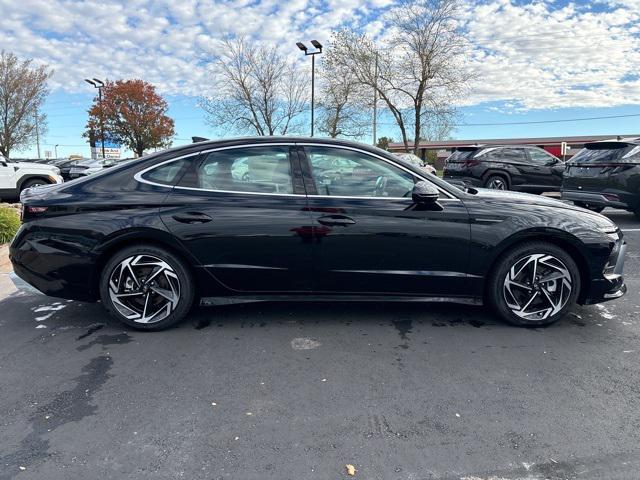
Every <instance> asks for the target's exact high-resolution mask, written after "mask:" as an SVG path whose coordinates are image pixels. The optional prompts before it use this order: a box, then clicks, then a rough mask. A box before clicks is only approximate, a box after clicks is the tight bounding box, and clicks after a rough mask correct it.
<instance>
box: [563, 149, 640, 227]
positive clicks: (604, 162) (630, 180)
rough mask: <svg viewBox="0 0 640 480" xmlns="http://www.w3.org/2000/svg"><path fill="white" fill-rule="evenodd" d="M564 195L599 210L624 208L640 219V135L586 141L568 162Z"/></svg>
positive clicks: (580, 204) (584, 205)
mask: <svg viewBox="0 0 640 480" xmlns="http://www.w3.org/2000/svg"><path fill="white" fill-rule="evenodd" d="M562 198H563V199H565V200H571V201H573V203H575V204H576V205H578V206H580V207H586V208H589V209H590V210H594V211H596V212H599V211H602V210H603V209H604V208H605V207H614V208H623V209H625V210H630V211H632V212H634V213H635V215H636V217H638V218H640V138H635V139H627V140H614V141H605V142H594V143H587V144H586V145H585V147H584V148H583V149H582V150H580V151H579V152H578V153H577V154H576V155H575V156H574V157H573V158H572V159H571V160H570V161H569V162H567V168H566V170H565V173H564V179H563V182H562Z"/></svg>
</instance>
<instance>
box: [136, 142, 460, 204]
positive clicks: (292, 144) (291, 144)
mask: <svg viewBox="0 0 640 480" xmlns="http://www.w3.org/2000/svg"><path fill="white" fill-rule="evenodd" d="M297 145H300V146H314V147H328V148H337V149H343V150H351V151H354V152H359V153H363V154H365V155H369V156H371V157H375V158H378V159H380V160H382V161H383V162H386V163H389V164H391V165H393V166H395V167H397V168H399V169H401V170H404V171H405V172H407V173H409V174H411V175H413V176H414V177H417V178H419V179H421V180H423V181H425V182H429V183H431V184H432V185H433V186H434V187H436V188H437V189H438V191H439V192H441V193H443V194H444V195H446V196H447V198H439V199H438V201H439V202H441V201H460V199H459V198H458V197H456V196H455V195H453V194H452V193H449V192H448V191H446V190H444V189H443V188H441V187H439V186H438V185H436V184H435V183H433V182H431V181H430V180H429V179H428V178H426V177H424V176H422V175H420V174H418V173H416V172H414V171H412V170H409V169H407V168H405V167H404V166H402V165H399V164H397V163H395V162H393V161H392V160H389V159H386V158H384V157H381V156H380V155H377V154H375V153H371V152H368V151H366V150H362V149H360V148H355V147H348V146H343V145H332V144H328V143H314V142H304V143H300V142H275V143H250V144H246V145H229V146H226V147H218V148H210V149H208V150H201V151H198V152H193V153H189V154H186V155H181V156H179V157H175V158H170V159H169V160H165V161H163V162H160V163H157V164H155V165H152V166H150V167H147V168H145V169H144V170H141V171H139V172H138V173H136V174H135V175H134V176H133V178H134V179H135V180H136V181H138V182H140V183H146V184H148V185H154V186H156V187H165V188H169V189H172V190H193V191H200V192H213V193H235V194H240V195H268V196H276V197H310V198H345V199H352V200H411V197H357V196H356V197H352V196H339V195H305V194H301V193H269V192H242V191H237V190H212V189H208V188H197V187H181V186H177V185H175V186H170V185H165V184H162V183H157V182H152V181H151V180H146V179H144V178H142V176H143V175H144V174H145V173H147V172H149V171H150V170H153V169H154V168H158V167H161V166H162V165H166V164H167V163H171V162H177V161H178V160H182V159H184V158H188V157H193V156H198V155H203V154H207V153H212V152H219V151H222V150H232V149H238V148H252V147H265V146H267V147H281V146H284V147H295V146H297Z"/></svg>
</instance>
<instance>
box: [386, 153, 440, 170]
mask: <svg viewBox="0 0 640 480" xmlns="http://www.w3.org/2000/svg"><path fill="white" fill-rule="evenodd" d="M394 155H395V156H396V157H398V158H399V159H401V160H404V161H405V162H408V163H410V164H411V165H414V166H416V167H418V168H421V169H422V170H424V171H425V172H427V173H430V174H432V175H435V174H436V169H435V168H434V167H433V165H429V164H428V163H427V162H425V161H423V160H422V159H421V158H420V157H419V156H417V155H416V154H414V153H407V152H400V153H394Z"/></svg>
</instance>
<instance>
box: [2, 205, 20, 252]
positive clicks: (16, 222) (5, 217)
mask: <svg viewBox="0 0 640 480" xmlns="http://www.w3.org/2000/svg"><path fill="white" fill-rule="evenodd" d="M18 228H20V215H19V214H18V210H16V209H15V208H11V207H2V206H0V243H6V242H9V241H10V240H11V239H12V238H13V236H14V235H15V234H16V232H17V231H18Z"/></svg>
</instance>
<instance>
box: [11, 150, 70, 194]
mask: <svg viewBox="0 0 640 480" xmlns="http://www.w3.org/2000/svg"><path fill="white" fill-rule="evenodd" d="M62 182H63V179H62V177H61V176H60V170H59V169H58V168H57V167H54V166H52V165H46V164H42V163H34V162H14V161H11V160H7V159H6V158H4V157H3V156H2V155H0V198H3V199H4V198H8V199H15V198H18V196H19V195H20V192H22V191H24V190H26V189H27V188H32V187H38V186H40V185H47V184H52V183H62Z"/></svg>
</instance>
